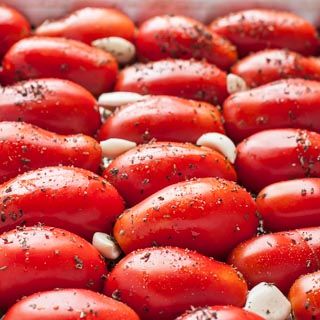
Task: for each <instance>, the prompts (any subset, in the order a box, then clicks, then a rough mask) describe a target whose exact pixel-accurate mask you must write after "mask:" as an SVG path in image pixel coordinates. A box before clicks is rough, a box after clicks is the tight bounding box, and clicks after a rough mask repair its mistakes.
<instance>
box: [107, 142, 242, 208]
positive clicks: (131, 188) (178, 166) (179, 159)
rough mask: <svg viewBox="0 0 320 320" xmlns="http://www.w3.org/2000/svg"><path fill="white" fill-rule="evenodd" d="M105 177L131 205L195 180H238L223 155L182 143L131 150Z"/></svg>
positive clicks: (148, 145)
mask: <svg viewBox="0 0 320 320" xmlns="http://www.w3.org/2000/svg"><path fill="white" fill-rule="evenodd" d="M103 176H104V177H105V178H106V179H107V180H108V181H109V182H110V183H111V184H112V185H114V186H115V188H116V189H117V190H118V191H119V193H120V194H121V195H122V197H123V198H124V200H125V201H126V203H127V204H128V205H129V206H132V205H134V204H137V203H138V202H140V201H142V200H143V199H145V198H147V197H148V196H150V195H151V194H153V193H155V192H157V191H159V190H161V189H163V188H164V187H166V186H169V185H171V184H174V183H177V182H180V181H185V180H188V179H191V178H204V177H208V176H211V177H219V178H224V179H227V180H232V181H235V180H236V179H237V176H236V173H235V170H234V168H233V167H232V165H231V164H230V163H229V162H228V160H226V158H225V157H224V156H222V155H221V154H220V153H218V152H216V151H213V150H211V149H209V148H205V147H197V146H194V145H192V144H188V143H178V142H175V143H174V142H155V143H150V144H145V145H141V146H138V147H136V148H134V149H131V150H129V151H127V152H126V153H124V154H122V155H120V156H119V157H118V158H116V159H115V160H114V161H112V163H111V164H110V165H109V166H108V168H107V169H106V170H105V171H104V173H103Z"/></svg>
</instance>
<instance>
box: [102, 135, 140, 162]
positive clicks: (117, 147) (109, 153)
mask: <svg viewBox="0 0 320 320" xmlns="http://www.w3.org/2000/svg"><path fill="white" fill-rule="evenodd" d="M100 146H101V149H102V156H103V157H106V158H108V159H114V158H116V157H118V156H120V155H121V154H122V153H124V152H126V151H128V150H130V149H132V148H135V147H136V146H137V144H136V143H135V142H133V141H129V140H125V139H118V138H111V139H107V140H104V141H101V142H100Z"/></svg>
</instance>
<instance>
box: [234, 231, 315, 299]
mask: <svg viewBox="0 0 320 320" xmlns="http://www.w3.org/2000/svg"><path fill="white" fill-rule="evenodd" d="M319 258H320V228H319V227H315V228H305V229H297V230H294V231H287V232H279V233H274V234H267V235H263V236H260V237H257V238H253V239H250V240H247V241H245V242H243V243H242V244H240V245H239V246H237V247H236V248H235V249H234V250H233V252H232V253H231V255H230V257H229V261H228V262H229V263H230V264H232V265H234V266H235V267H236V268H237V269H238V270H239V271H240V272H241V273H242V274H243V276H244V278H245V279H246V281H247V282H248V285H249V286H250V287H253V286H255V285H257V284H258V283H260V282H269V283H273V284H274V285H275V286H277V287H278V288H279V289H280V290H281V291H283V292H284V293H287V292H288V290H289V289H290V287H291V285H292V283H293V282H294V281H295V280H296V279H297V278H298V277H299V276H301V275H303V274H307V273H310V272H314V271H317V270H319V269H320V264H319Z"/></svg>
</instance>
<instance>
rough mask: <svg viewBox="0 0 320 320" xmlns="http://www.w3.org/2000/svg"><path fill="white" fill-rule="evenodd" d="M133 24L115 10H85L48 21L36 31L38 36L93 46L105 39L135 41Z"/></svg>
mask: <svg viewBox="0 0 320 320" xmlns="http://www.w3.org/2000/svg"><path fill="white" fill-rule="evenodd" d="M134 32H135V27H134V24H133V22H132V21H131V20H130V19H129V17H127V16H126V15H124V14H123V13H121V12H120V11H118V10H115V9H107V8H83V9H79V10H77V11H74V12H72V13H71V14H70V15H68V16H66V17H63V18H62V19H58V20H53V21H46V22H44V23H43V24H42V25H40V26H39V27H38V28H37V29H36V30H35V34H36V35H37V36H45V37H63V38H69V39H74V40H78V41H82V42H85V43H87V44H91V42H92V41H94V40H96V39H99V38H105V37H121V38H125V39H127V40H129V41H133V38H134Z"/></svg>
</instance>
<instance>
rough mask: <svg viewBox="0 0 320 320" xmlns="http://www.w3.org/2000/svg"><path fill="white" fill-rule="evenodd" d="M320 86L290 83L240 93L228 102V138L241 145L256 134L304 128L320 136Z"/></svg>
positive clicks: (297, 80) (225, 113) (231, 97)
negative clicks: (270, 130) (282, 129)
mask: <svg viewBox="0 0 320 320" xmlns="http://www.w3.org/2000/svg"><path fill="white" fill-rule="evenodd" d="M319 100H320V83H319V82H317V81H310V80H303V79H287V80H280V81H276V82H272V83H269V84H266V85H264V86H261V87H258V88H255V89H252V90H248V91H243V92H237V93H235V94H233V95H231V96H229V98H228V99H227V100H226V101H225V102H224V104H223V118H224V120H225V128H226V131H227V133H228V136H229V137H230V138H231V139H232V140H233V141H235V142H240V141H242V140H243V139H245V138H248V137H249V136H251V135H252V134H254V133H256V132H260V131H263V130H267V129H277V128H301V129H309V130H314V131H317V132H320V110H319V108H318V105H319Z"/></svg>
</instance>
